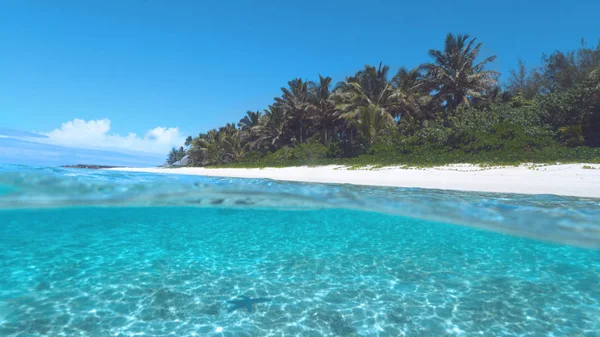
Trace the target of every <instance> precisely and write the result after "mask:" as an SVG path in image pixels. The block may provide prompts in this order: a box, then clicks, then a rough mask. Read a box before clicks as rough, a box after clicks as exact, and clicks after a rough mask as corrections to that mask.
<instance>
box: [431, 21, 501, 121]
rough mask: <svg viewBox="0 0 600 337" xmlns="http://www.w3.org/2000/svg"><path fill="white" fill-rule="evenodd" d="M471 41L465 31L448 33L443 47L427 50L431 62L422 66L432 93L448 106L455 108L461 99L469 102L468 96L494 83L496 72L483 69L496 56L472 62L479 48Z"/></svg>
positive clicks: (476, 94) (471, 96)
mask: <svg viewBox="0 0 600 337" xmlns="http://www.w3.org/2000/svg"><path fill="white" fill-rule="evenodd" d="M475 42H476V39H475V38H473V39H470V38H469V35H461V34H459V35H457V36H454V35H453V34H451V33H450V34H448V36H447V37H446V43H445V45H444V50H443V51H441V50H434V49H432V50H430V51H429V56H431V57H432V58H433V62H430V63H426V64H424V65H423V66H422V68H423V69H424V70H425V71H426V72H427V78H428V80H429V81H430V83H432V84H433V85H434V88H435V91H437V94H436V96H438V97H440V98H441V99H442V100H443V101H444V102H445V104H446V107H447V108H448V109H451V110H452V109H455V108H456V107H457V106H458V105H459V104H461V103H465V104H469V99H470V98H475V97H480V96H481V95H482V93H483V92H485V91H486V90H487V89H488V88H490V87H491V86H494V85H495V84H496V83H497V80H496V78H497V75H498V73H497V72H495V71H491V70H484V68H485V66H486V64H488V63H490V62H492V61H494V60H495V59H496V56H490V57H487V58H485V59H484V60H483V61H481V62H479V63H475V59H476V58H477V54H479V50H480V49H481V43H475Z"/></svg>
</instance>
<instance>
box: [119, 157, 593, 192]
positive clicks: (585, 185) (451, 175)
mask: <svg viewBox="0 0 600 337" xmlns="http://www.w3.org/2000/svg"><path fill="white" fill-rule="evenodd" d="M584 167H586V168H584ZM111 170H120V171H130V172H149V173H168V174H190V175H200V176H217V177H235V178H266V179H274V180H286V181H302V182H318V183H341V184H356V185H372V186H396V187H420V188H434V189H449V190H461V191H481V192H504V193H525V194H556V195H568V196H579V197H592V198H600V165H599V164H565V165H535V166H533V165H522V166H519V167H492V168H482V167H479V166H474V165H469V164H460V165H449V166H442V167H434V168H425V169H418V168H401V167H385V168H377V169H359V170H354V169H347V168H345V167H342V166H321V167H287V168H264V169H229V168H227V169H224V168H223V169H207V168H200V167H182V168H116V169H111Z"/></svg>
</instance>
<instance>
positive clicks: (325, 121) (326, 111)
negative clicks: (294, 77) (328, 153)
mask: <svg viewBox="0 0 600 337" xmlns="http://www.w3.org/2000/svg"><path fill="white" fill-rule="evenodd" d="M330 87H331V77H323V76H321V75H319V83H314V82H309V89H310V94H311V95H310V103H311V106H310V109H311V112H312V114H311V115H312V116H311V118H312V119H313V121H314V124H315V126H316V127H317V128H318V129H319V136H320V138H321V143H322V144H323V145H325V146H327V147H329V145H330V144H331V141H332V136H333V134H334V133H335V127H336V124H338V123H337V121H338V116H339V111H338V110H337V109H336V106H335V102H334V100H333V98H332V93H331V90H330Z"/></svg>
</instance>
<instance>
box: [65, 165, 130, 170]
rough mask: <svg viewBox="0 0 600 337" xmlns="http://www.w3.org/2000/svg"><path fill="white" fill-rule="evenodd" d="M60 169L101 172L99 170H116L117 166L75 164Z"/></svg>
mask: <svg viewBox="0 0 600 337" xmlns="http://www.w3.org/2000/svg"><path fill="white" fill-rule="evenodd" d="M61 167H64V168H77V169H91V170H101V169H108V168H118V167H119V166H107V165H86V164H77V165H63V166H61Z"/></svg>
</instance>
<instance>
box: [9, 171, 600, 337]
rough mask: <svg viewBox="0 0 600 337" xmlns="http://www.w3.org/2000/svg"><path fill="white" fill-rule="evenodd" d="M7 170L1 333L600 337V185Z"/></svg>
mask: <svg viewBox="0 0 600 337" xmlns="http://www.w3.org/2000/svg"><path fill="white" fill-rule="evenodd" d="M0 172H1V173H0V208H1V209H0V275H1V277H0V336H140V335H143V336H473V335H476V336H600V285H599V284H600V250H597V249H595V248H597V247H599V243H600V240H599V239H598V234H599V233H600V230H599V229H600V223H599V221H600V220H598V219H600V217H598V214H599V212H600V210H599V207H598V206H599V201H598V200H593V199H575V198H561V197H556V196H519V195H493V194H473V193H458V192H443V191H427V190H415V189H379V188H367V187H350V186H327V185H306V184H291V183H276V182H272V181H267V180H235V179H234V180H232V179H215V178H210V179H209V178H201V177H180V176H157V175H147V174H123V173H117V172H100V171H85V170H83V171H76V170H60V169H44V168H27V167H16V166H4V167H0ZM445 218H447V219H449V220H448V221H440V220H443V219H445ZM506 233H511V234H513V235H507V234H506ZM514 234H518V236H517V235H514ZM549 241H551V242H553V243H550V242H549ZM242 295H243V296H249V297H267V298H270V299H271V301H269V302H265V303H259V304H256V306H255V309H254V310H253V311H252V312H248V311H247V310H235V311H232V312H228V310H227V309H228V306H227V303H226V301H227V300H231V299H236V298H237V297H238V296H242Z"/></svg>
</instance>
